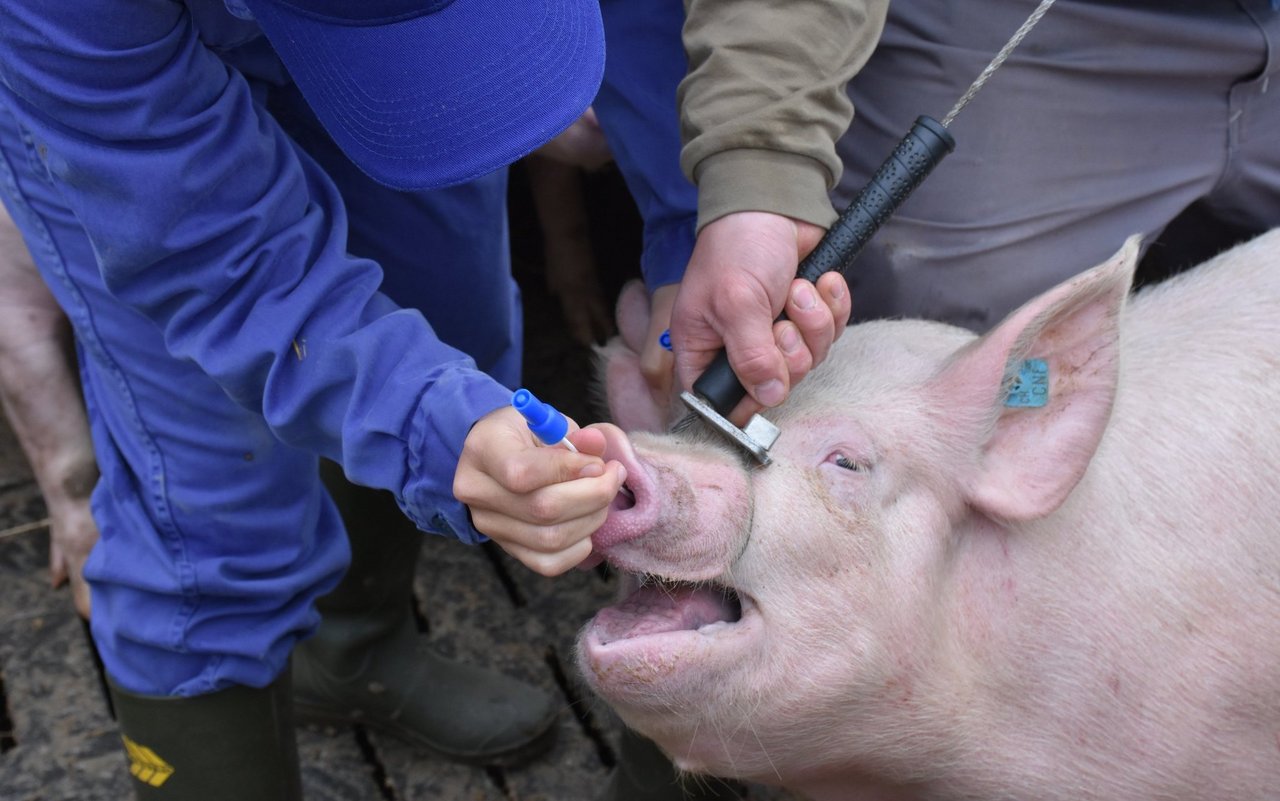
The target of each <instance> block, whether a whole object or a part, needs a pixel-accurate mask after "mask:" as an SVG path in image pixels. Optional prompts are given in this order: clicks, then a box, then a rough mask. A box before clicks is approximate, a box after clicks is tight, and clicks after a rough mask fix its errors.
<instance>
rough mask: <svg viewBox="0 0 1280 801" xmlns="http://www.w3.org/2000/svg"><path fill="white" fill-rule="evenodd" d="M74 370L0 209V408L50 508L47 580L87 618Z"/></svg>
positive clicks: (88, 486) (87, 534)
mask: <svg viewBox="0 0 1280 801" xmlns="http://www.w3.org/2000/svg"><path fill="white" fill-rule="evenodd" d="M75 370H76V367H75V355H74V346H73V344H72V335H71V326H70V324H69V323H68V322H67V319H66V317H64V316H63V314H62V310H61V309H59V308H58V304H57V303H56V302H55V301H54V298H53V295H51V294H50V293H49V290H48V288H47V287H46V286H45V284H44V281H43V280H42V279H41V277H40V274H39V273H38V272H36V268H35V265H34V264H33V263H32V262H31V257H30V255H29V254H28V252H27V249H26V246H25V245H24V243H23V241H22V237H21V235H20V234H19V233H18V230H17V228H16V227H14V224H13V221H12V219H10V217H9V215H8V213H7V212H6V210H5V208H4V207H3V206H0V406H2V407H3V409H4V413H5V416H6V417H7V419H8V421H9V424H10V426H11V427H12V428H13V431H14V433H15V435H16V436H17V438H18V442H19V443H20V444H21V446H22V450H23V452H24V453H25V454H26V456H27V459H28V461H30V463H31V468H32V471H33V472H34V473H35V478H36V481H37V483H38V484H39V486H40V490H41V493H42V494H43V495H44V500H45V505H46V506H47V507H48V509H49V520H50V524H49V525H50V531H51V537H50V554H49V556H50V558H49V565H50V579H51V581H52V583H54V584H60V583H62V581H64V580H66V579H70V581H71V587H72V597H73V600H74V603H75V606H76V609H77V610H78V611H79V612H80V614H81V615H83V616H85V617H88V615H89V587H88V585H87V584H86V583H85V582H84V579H83V578H82V576H81V568H82V567H83V565H84V561H85V559H86V558H87V557H88V554H89V550H90V549H91V548H92V547H93V544H94V543H95V542H97V539H98V529H97V526H96V525H95V524H94V522H93V517H92V515H91V514H90V511H89V493H90V492H91V491H92V490H93V486H94V484H95V482H96V481H97V478H98V466H97V463H96V462H95V460H94V454H93V445H92V443H91V441H90V438H89V422H88V420H87V419H86V417H85V411H84V404H83V402H82V401H81V396H80V387H79V384H78V382H77V379H76V373H75Z"/></svg>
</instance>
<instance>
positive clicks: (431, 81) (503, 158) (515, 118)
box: [242, 0, 604, 189]
mask: <svg viewBox="0 0 1280 801" xmlns="http://www.w3.org/2000/svg"><path fill="white" fill-rule="evenodd" d="M242 2H243V4H244V5H245V6H247V7H248V8H249V10H250V11H251V12H252V14H253V16H254V18H255V19H257V21H258V24H259V25H261V26H262V30H263V31H264V32H265V33H266V35H267V38H268V39H269V40H270V42H271V44H272V46H273V47H274V48H275V50H276V52H277V53H278V54H279V56H280V58H281V60H282V61H283V62H284V65H285V66H286V67H287V68H288V70H289V74H290V75H291V76H292V77H293V79H294V81H295V82H296V83H297V85H298V88H299V89H300V90H301V91H302V95H303V97H305V98H306V100H307V103H308V104H310V106H311V108H312V109H313V110H314V111H315V113H316V116H317V117H318V118H319V120H320V122H321V123H322V124H323V125H324V127H325V130H327V131H328V132H329V135H330V136H332V137H333V139H334V141H335V142H337V143H338V146H339V147H341V148H342V150H343V152H344V153H346V154H347V156H348V157H349V158H350V159H351V160H352V161H353V162H355V164H356V166H358V167H360V169H362V170H363V171H364V172H366V173H367V174H368V175H369V176H370V177H371V178H373V179H374V180H376V181H378V182H380V183H383V184H386V185H388V186H390V187H392V188H395V189H427V188H431V187H439V186H447V185H450V184H456V183H462V182H464V181H468V180H471V179H473V178H478V177H480V176H482V175H486V174H488V173H491V172H493V171H494V170H496V169H498V168H499V167H502V166H505V165H507V164H510V163H512V162H513V161H515V160H517V159H519V158H520V157H522V156H524V155H526V154H527V153H529V152H531V151H532V150H534V149H536V148H538V147H540V146H541V145H543V144H544V143H546V142H547V141H548V140H549V139H551V138H552V137H554V136H555V135H556V134H558V133H560V132H561V131H562V130H564V129H565V128H567V127H568V126H569V124H570V123H572V122H573V121H574V120H575V119H577V118H578V116H579V115H581V114H582V112H583V111H585V110H586V108H587V106H588V105H590V104H591V101H592V100H593V99H594V97H595V94H596V90H597V88H598V87H599V85H600V79H601V76H602V75H603V74H604V31H603V27H602V25H601V21H600V6H599V0H242Z"/></svg>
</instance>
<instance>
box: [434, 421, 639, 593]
mask: <svg viewBox="0 0 1280 801" xmlns="http://www.w3.org/2000/svg"><path fill="white" fill-rule="evenodd" d="M569 423H570V431H569V435H568V436H569V440H570V441H571V442H572V443H573V444H574V446H575V447H577V448H578V450H579V453H573V452H572V451H570V450H568V449H566V448H556V447H546V446H542V445H539V443H538V441H537V440H536V439H535V438H534V436H533V434H532V432H530V431H529V427H528V425H526V424H525V421H524V419H523V418H522V417H521V416H520V414H519V413H518V412H516V410H515V409H512V408H510V407H504V408H502V409H498V410H497V411H494V412H491V413H489V414H488V415H485V416H484V417H483V418H481V419H480V421H479V422H478V423H476V424H475V426H474V427H473V428H472V429H471V433H470V434H468V435H467V439H466V441H465V442H464V443H463V447H462V456H461V457H460V458H459V459H458V469H457V472H455V473H454V477H453V494H454V495H455V496H457V498H458V500H460V501H462V502H463V503H465V504H466V505H467V507H468V508H469V509H470V510H471V521H472V523H473V524H474V525H475V527H476V530H478V531H480V532H481V533H483V534H486V535H488V536H489V537H490V538H492V539H493V541H494V542H496V543H498V545H500V546H501V547H502V549H503V550H505V551H506V552H507V553H509V554H511V555H512V556H514V557H515V558H516V559H518V560H520V562H522V563H523V564H524V565H525V566H526V567H528V568H529V569H531V570H533V571H535V572H537V573H541V574H542V575H544V576H555V575H559V574H560V573H563V572H565V571H566V570H568V569H570V568H571V567H573V566H575V565H577V564H578V563H579V562H581V561H583V560H584V559H586V558H587V557H588V556H590V555H591V535H592V534H594V533H595V531H596V529H598V528H600V526H601V525H602V524H603V523H604V519H605V517H606V516H607V515H608V513H609V504H610V503H611V502H612V501H613V498H614V496H616V495H617V494H618V490H619V489H620V488H621V487H622V482H623V481H625V480H626V478H627V471H626V469H625V468H623V466H622V465H621V464H620V463H619V462H616V461H611V462H608V463H607V464H606V463H605V462H604V460H603V459H602V458H601V455H602V454H603V453H604V435H603V434H601V433H600V432H599V431H595V430H593V429H585V430H580V429H579V428H578V426H577V424H575V423H574V422H573V421H572V420H570V421H569Z"/></svg>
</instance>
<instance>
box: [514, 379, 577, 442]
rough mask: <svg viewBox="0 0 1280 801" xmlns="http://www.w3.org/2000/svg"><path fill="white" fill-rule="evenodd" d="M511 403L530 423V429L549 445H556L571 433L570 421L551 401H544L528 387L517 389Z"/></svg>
mask: <svg viewBox="0 0 1280 801" xmlns="http://www.w3.org/2000/svg"><path fill="white" fill-rule="evenodd" d="M511 405H512V406H514V407H515V410H516V411H517V412H519V413H520V416H521V417H523V418H524V419H525V421H526V422H527V423H528V424H529V430H530V431H532V432H533V433H534V436H536V437H537V438H538V439H540V440H542V441H543V442H545V443H546V444H548V445H556V444H558V443H559V442H560V441H561V440H562V439H564V437H565V434H568V433H569V421H568V420H567V419H566V418H565V416H564V415H563V414H560V412H558V411H556V410H555V407H554V406H552V405H551V404H549V403H543V402H542V401H540V400H538V399H537V398H536V397H534V395H533V393H532V392H530V391H529V390H527V389H517V390H516V392H515V394H514V395H512V396H511Z"/></svg>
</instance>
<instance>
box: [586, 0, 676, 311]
mask: <svg viewBox="0 0 1280 801" xmlns="http://www.w3.org/2000/svg"><path fill="white" fill-rule="evenodd" d="M600 11H601V14H602V16H603V18H604V28H605V42H606V43H607V57H606V60H605V69H604V82H603V84H602V85H601V87H600V93H599V95H597V97H596V101H595V104H594V108H595V110H596V115H597V117H599V119H600V125H601V127H602V128H603V129H604V132H605V136H606V137H607V138H608V140H609V146H610V148H612V150H613V153H614V157H615V158H616V159H617V162H618V168H619V169H620V170H621V171H622V175H623V178H624V179H625V180H626V182H627V188H628V189H629V190H630V191H631V195H632V197H633V198H634V199H635V201H636V206H637V207H638V208H639V210H640V216H641V217H642V219H643V220H644V249H643V252H642V253H641V257H640V266H641V270H642V271H643V273H644V279H645V285H646V286H647V287H648V288H649V291H650V292H652V291H653V290H654V289H656V288H658V287H660V286H662V285H664V284H671V283H675V282H677V281H679V280H680V279H681V278H682V277H683V276H684V269H685V266H686V265H687V264H688V263H689V256H690V254H692V253H693V241H694V227H695V225H696V224H697V217H698V195H697V190H696V188H695V187H694V186H693V184H691V183H690V182H689V180H688V179H687V178H685V176H684V173H683V172H681V169H680V146H681V140H680V117H679V114H678V111H677V107H676V87H677V86H678V85H679V84H680V80H681V79H682V78H684V74H685V69H686V61H685V56H684V46H683V44H682V43H681V40H680V30H681V27H682V26H683V24H684V7H683V5H682V4H681V0H655V2H647V3H638V2H635V1H634V0H601V3H600Z"/></svg>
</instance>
